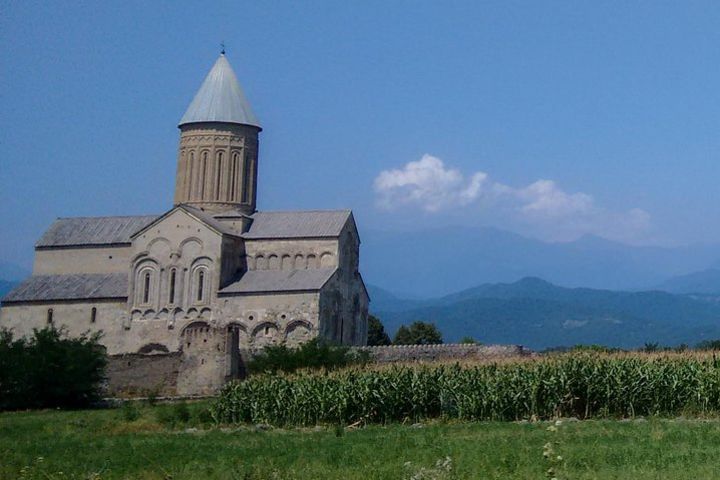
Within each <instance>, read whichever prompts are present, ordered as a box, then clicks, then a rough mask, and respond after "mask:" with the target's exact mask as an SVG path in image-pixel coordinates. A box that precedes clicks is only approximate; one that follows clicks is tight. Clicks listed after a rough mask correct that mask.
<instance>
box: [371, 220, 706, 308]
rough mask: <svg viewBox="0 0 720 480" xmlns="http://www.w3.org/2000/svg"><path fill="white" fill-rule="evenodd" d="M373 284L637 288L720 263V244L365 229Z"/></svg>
mask: <svg viewBox="0 0 720 480" xmlns="http://www.w3.org/2000/svg"><path fill="white" fill-rule="evenodd" d="M361 234H362V253H361V262H360V263H361V268H362V272H363V276H364V278H365V280H366V282H368V283H370V284H373V285H378V286H380V287H382V288H384V289H386V290H389V291H392V292H399V293H400V294H402V296H403V297H406V298H416V297H420V298H427V297H433V296H440V295H446V294H449V293H452V292H457V291H460V290H462V289H466V288H470V287H472V286H474V285H479V284H482V283H488V282H514V281H517V280H518V279H520V278H524V277H539V278H544V279H546V280H548V281H550V282H553V283H555V284H557V285H562V286H566V287H579V286H583V287H590V288H608V289H614V290H630V289H638V288H647V287H650V286H655V285H659V284H661V283H662V282H664V281H666V280H667V279H668V278H670V277H675V276H678V275H684V274H687V273H689V272H694V271H700V270H703V269H706V268H708V267H711V266H713V265H717V266H718V268H720V264H718V260H720V245H694V246H687V247H676V248H662V247H635V246H630V245H624V244H621V243H616V242H611V241H609V240H604V239H602V238H599V237H593V236H585V237H582V238H580V239H579V240H576V241H574V242H569V243H547V242H543V241H540V240H535V239H531V238H527V237H523V236H521V235H518V234H515V233H511V232H507V231H503V230H498V229H495V228H466V227H448V228H426V229H422V230H419V231H414V232H380V231H377V230H371V229H366V230H361Z"/></svg>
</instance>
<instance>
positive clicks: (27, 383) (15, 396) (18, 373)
mask: <svg viewBox="0 0 720 480" xmlns="http://www.w3.org/2000/svg"><path fill="white" fill-rule="evenodd" d="M99 340H100V334H99V333H96V334H93V335H88V334H84V335H81V336H80V337H79V338H69V337H68V336H67V335H66V332H65V331H63V330H57V329H56V328H55V327H53V326H48V327H46V328H44V329H42V330H33V335H32V337H30V338H21V339H17V340H14V339H13V335H12V333H11V332H9V331H8V330H2V331H0V410H8V409H19V408H47V407H65V408H78V407H82V406H87V405H89V404H91V403H92V402H94V401H96V400H98V399H99V397H100V388H101V383H102V381H103V380H104V376H105V366H106V364H107V358H106V356H105V351H104V349H103V347H102V346H101V345H100V343H99Z"/></svg>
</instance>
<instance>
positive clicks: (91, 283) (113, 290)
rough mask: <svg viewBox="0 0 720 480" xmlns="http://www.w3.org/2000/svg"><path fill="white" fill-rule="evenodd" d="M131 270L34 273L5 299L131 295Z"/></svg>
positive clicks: (120, 296)
mask: <svg viewBox="0 0 720 480" xmlns="http://www.w3.org/2000/svg"><path fill="white" fill-rule="evenodd" d="M127 291H128V275H127V273H79V274H72V275H33V276H31V277H29V278H27V279H26V280H25V281H23V282H22V283H21V284H20V285H18V286H17V287H15V288H14V289H12V290H11V291H10V293H8V294H7V295H5V298H3V299H2V303H18V302H47V301H54V300H85V299H87V300H90V299H95V300H97V299H112V298H117V299H124V298H127Z"/></svg>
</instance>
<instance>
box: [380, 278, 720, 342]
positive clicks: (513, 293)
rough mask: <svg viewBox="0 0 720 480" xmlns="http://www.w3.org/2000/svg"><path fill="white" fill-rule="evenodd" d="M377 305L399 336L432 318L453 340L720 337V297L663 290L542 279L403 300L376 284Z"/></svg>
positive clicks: (682, 339)
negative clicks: (580, 285) (578, 285)
mask: <svg viewBox="0 0 720 480" xmlns="http://www.w3.org/2000/svg"><path fill="white" fill-rule="evenodd" d="M370 295H371V296H372V300H373V302H372V303H371V311H372V312H373V313H374V314H376V315H377V316H379V317H380V319H381V320H382V321H383V323H384V324H385V328H386V330H387V331H388V332H389V333H390V334H391V335H393V334H394V333H395V331H396V330H397V328H398V327H399V326H400V325H401V324H407V323H410V322H412V321H414V320H422V321H431V322H435V323H436V325H437V326H438V327H439V328H440V330H441V331H442V332H443V335H444V337H445V340H446V341H457V340H459V339H460V338H462V337H464V336H466V335H469V336H472V337H474V338H475V339H477V340H478V341H481V342H483V343H512V344H522V345H526V346H529V347H531V348H535V349H544V348H548V347H553V346H569V345H575V344H580V343H582V344H602V345H607V346H615V347H622V348H633V347H639V346H642V345H643V344H644V343H646V342H659V343H660V344H663V345H677V344H680V343H687V344H690V345H694V344H696V343H698V342H700V341H702V340H707V339H714V338H720V297H714V296H708V295H704V296H691V295H678V294H671V293H667V292H661V291H642V292H627V291H611V290H600V289H591V288H564V287H559V286H556V285H553V284H551V283H549V282H546V281H544V280H541V279H539V278H524V279H522V280H520V281H517V282H514V283H497V284H484V285H481V286H479V287H475V288H471V289H466V290H463V291H461V292H458V293H455V294H452V295H447V296H444V297H440V298H435V299H432V300H399V302H398V301H397V300H396V297H394V296H393V295H392V294H390V293H388V292H384V291H382V289H380V288H378V287H372V288H371V289H370Z"/></svg>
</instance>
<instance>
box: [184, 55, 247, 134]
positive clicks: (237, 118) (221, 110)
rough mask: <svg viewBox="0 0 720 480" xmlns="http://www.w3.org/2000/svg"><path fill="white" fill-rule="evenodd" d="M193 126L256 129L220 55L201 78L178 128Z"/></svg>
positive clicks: (233, 74) (239, 89)
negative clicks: (226, 125) (210, 124)
mask: <svg viewBox="0 0 720 480" xmlns="http://www.w3.org/2000/svg"><path fill="white" fill-rule="evenodd" d="M196 122H228V123H240V124H243V125H251V126H254V127H258V128H260V123H259V122H258V119H257V118H256V117H255V114H254V113H253V112H252V109H251V108H250V104H249V103H248V101H247V99H246V98H245V94H244V93H243V91H242V88H241V87H240V83H239V82H238V79H237V77H236V76H235V72H233V69H232V67H231V66H230V62H228V61H227V58H225V55H224V54H221V55H220V58H218V59H217V61H216V62H215V65H213V67H212V69H211V70H210V73H208V75H207V77H205V81H204V82H203V84H202V86H201V87H200V90H198V92H197V94H196V95H195V98H194V99H193V101H192V103H191V104H190V106H189V107H188V109H187V111H186V112H185V115H183V117H182V119H180V124H179V125H178V126H181V125H185V124H187V123H196Z"/></svg>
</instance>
